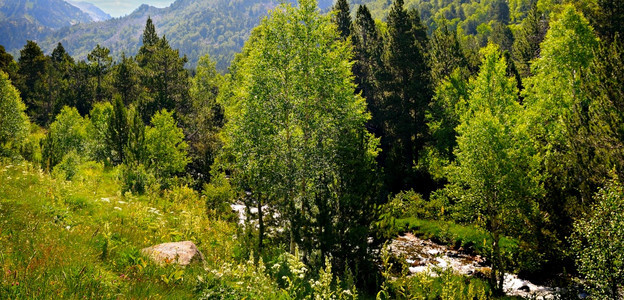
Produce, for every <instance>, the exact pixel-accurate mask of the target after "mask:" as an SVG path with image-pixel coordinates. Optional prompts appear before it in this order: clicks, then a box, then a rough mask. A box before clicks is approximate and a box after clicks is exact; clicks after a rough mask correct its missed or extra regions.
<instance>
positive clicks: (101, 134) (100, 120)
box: [86, 102, 113, 162]
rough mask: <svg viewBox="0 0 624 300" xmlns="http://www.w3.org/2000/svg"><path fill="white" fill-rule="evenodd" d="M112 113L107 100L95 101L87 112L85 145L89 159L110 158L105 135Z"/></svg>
mask: <svg viewBox="0 0 624 300" xmlns="http://www.w3.org/2000/svg"><path fill="white" fill-rule="evenodd" d="M112 114H113V106H112V105H111V104H110V103H108V102H101V103H96V104H95V105H94V106H93V109H91V111H90V112H89V123H88V124H87V146H86V150H87V151H88V155H87V157H89V159H92V160H95V161H100V162H108V159H110V158H111V148H110V145H109V143H108V141H107V136H108V134H109V122H110V120H111V115H112Z"/></svg>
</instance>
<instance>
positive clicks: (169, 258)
mask: <svg viewBox="0 0 624 300" xmlns="http://www.w3.org/2000/svg"><path fill="white" fill-rule="evenodd" d="M141 253H143V255H145V256H147V257H149V258H151V259H152V260H153V261H155V262H156V263H158V264H160V265H164V264H172V263H175V264H179V265H181V266H186V265H188V264H190V263H193V262H203V261H204V255H203V254H202V253H201V252H199V250H198V249H197V246H195V244H194V243H193V242H191V241H184V242H175V243H164V244H158V245H154V246H151V247H147V248H143V249H141Z"/></svg>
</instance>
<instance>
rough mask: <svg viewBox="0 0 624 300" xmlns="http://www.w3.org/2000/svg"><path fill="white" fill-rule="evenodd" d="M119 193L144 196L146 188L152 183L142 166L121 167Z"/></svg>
mask: <svg viewBox="0 0 624 300" xmlns="http://www.w3.org/2000/svg"><path fill="white" fill-rule="evenodd" d="M120 171H121V174H120V177H121V178H120V179H121V184H122V186H121V191H122V192H123V193H125V192H128V191H129V192H133V193H137V194H144V193H145V191H147V188H148V187H149V186H150V185H151V184H152V183H153V182H154V175H152V174H151V173H150V172H149V171H148V170H147V169H146V168H145V166H143V164H138V165H130V166H128V165H121V169H120Z"/></svg>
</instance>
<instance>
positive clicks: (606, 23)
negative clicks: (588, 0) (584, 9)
mask: <svg viewBox="0 0 624 300" xmlns="http://www.w3.org/2000/svg"><path fill="white" fill-rule="evenodd" d="M597 2H598V10H597V13H596V18H595V21H594V24H595V26H594V28H596V31H597V33H598V34H599V35H600V36H601V37H603V38H605V39H606V40H607V41H609V42H610V41H613V40H614V39H615V37H616V36H617V35H619V36H620V38H621V37H622V34H623V33H624V1H621V0H598V1H597Z"/></svg>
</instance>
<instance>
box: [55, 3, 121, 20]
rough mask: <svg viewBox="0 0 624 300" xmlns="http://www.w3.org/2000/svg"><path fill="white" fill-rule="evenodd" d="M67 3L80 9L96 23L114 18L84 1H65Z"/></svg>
mask: <svg viewBox="0 0 624 300" xmlns="http://www.w3.org/2000/svg"><path fill="white" fill-rule="evenodd" d="M65 1H66V2H67V3H69V4H71V5H73V6H75V7H78V8H79V9H80V10H82V11H83V12H85V13H87V14H88V15H89V16H90V17H91V19H92V20H93V21H94V22H99V21H106V20H109V19H111V18H112V17H111V15H109V14H107V13H106V12H104V11H103V10H101V9H100V8H99V7H97V6H95V5H94V4H92V3H89V2H84V1H70V0H65Z"/></svg>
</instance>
